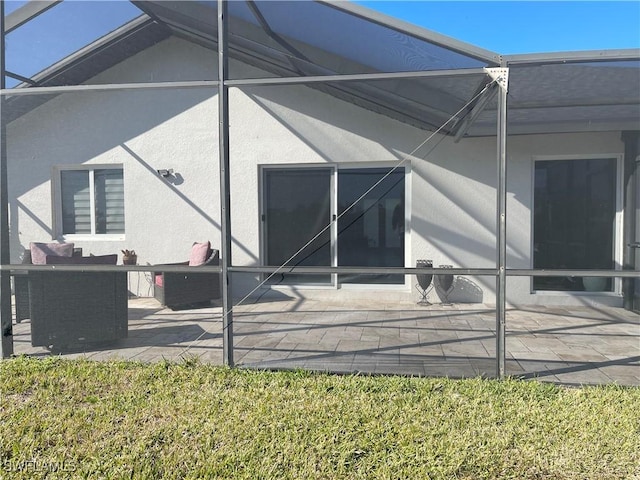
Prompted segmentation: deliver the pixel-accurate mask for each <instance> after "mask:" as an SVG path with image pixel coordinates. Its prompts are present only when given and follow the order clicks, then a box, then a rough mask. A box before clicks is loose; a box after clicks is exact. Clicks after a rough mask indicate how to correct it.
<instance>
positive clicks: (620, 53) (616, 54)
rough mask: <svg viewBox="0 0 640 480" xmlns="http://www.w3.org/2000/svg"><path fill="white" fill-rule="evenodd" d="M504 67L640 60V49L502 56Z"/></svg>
mask: <svg viewBox="0 0 640 480" xmlns="http://www.w3.org/2000/svg"><path fill="white" fill-rule="evenodd" d="M502 58H503V61H504V64H505V65H506V66H509V67H513V66H517V65H549V64H552V63H585V62H611V61H626V60H640V49H637V48H627V49H617V50H586V51H580V52H554V53H525V54H518V55H503V57H502Z"/></svg>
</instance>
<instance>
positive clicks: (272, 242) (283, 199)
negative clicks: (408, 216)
mask: <svg viewBox="0 0 640 480" xmlns="http://www.w3.org/2000/svg"><path fill="white" fill-rule="evenodd" d="M263 186H264V200H263V201H264V205H263V251H264V254H265V264H266V265H270V266H280V265H282V264H285V263H286V265H289V266H294V265H307V266H309V265H314V266H332V265H338V266H354V267H402V266H404V251H405V250H404V245H405V238H404V237H405V234H404V230H405V229H404V227H405V209H404V196H405V172H404V170H396V171H392V170H391V169H390V168H349V169H339V168H338V169H336V168H267V169H265V170H264V177H263ZM334 198H335V199H337V203H336V204H333V203H332V199H334ZM332 219H337V220H338V221H337V228H336V226H334V225H331V221H332ZM332 246H335V247H332ZM285 272H286V269H283V273H281V274H278V275H275V276H274V277H273V278H271V280H270V283H272V284H273V283H287V284H307V285H308V284H315V285H328V284H331V283H332V276H331V275H295V274H289V273H285ZM337 280H338V281H339V282H340V283H342V284H346V283H349V284H372V283H375V284H402V283H404V276H403V275H351V274H349V275H347V274H341V275H339V276H338V277H337Z"/></svg>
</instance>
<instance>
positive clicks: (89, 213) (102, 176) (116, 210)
mask: <svg viewBox="0 0 640 480" xmlns="http://www.w3.org/2000/svg"><path fill="white" fill-rule="evenodd" d="M60 194H61V195H60V198H61V205H60V208H61V212H62V234H63V235H78V234H80V235H82V234H84V235H107V234H122V233H124V178H123V173H122V168H100V169H85V170H77V169H74V170H62V171H60Z"/></svg>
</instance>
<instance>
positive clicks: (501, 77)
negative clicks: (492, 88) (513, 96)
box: [483, 67, 509, 92]
mask: <svg viewBox="0 0 640 480" xmlns="http://www.w3.org/2000/svg"><path fill="white" fill-rule="evenodd" d="M483 70H484V71H485V72H486V73H487V75H489V76H490V77H491V78H492V79H493V80H495V82H496V83H497V84H498V85H500V88H502V89H503V90H504V91H505V92H508V91H509V69H508V68H503V67H494V68H487V67H485V68H484V69H483Z"/></svg>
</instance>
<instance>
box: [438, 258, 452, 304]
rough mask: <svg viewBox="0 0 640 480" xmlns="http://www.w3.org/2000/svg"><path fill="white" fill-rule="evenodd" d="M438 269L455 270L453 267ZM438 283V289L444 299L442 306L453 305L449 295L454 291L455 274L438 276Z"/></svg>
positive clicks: (441, 266) (445, 266)
mask: <svg viewBox="0 0 640 480" xmlns="http://www.w3.org/2000/svg"><path fill="white" fill-rule="evenodd" d="M438 268H453V265H440V266H439V267H438ZM436 282H437V285H438V289H439V290H440V291H441V292H442V295H443V297H444V300H443V302H442V305H452V303H451V302H449V295H450V294H451V292H452V291H453V274H451V273H444V274H443V273H440V274H438V275H436Z"/></svg>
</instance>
